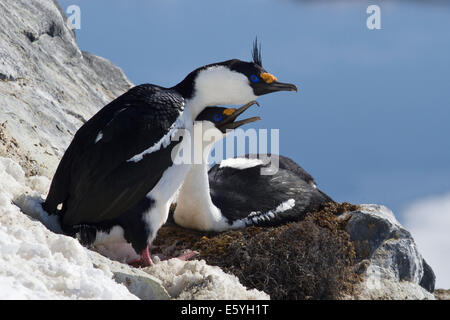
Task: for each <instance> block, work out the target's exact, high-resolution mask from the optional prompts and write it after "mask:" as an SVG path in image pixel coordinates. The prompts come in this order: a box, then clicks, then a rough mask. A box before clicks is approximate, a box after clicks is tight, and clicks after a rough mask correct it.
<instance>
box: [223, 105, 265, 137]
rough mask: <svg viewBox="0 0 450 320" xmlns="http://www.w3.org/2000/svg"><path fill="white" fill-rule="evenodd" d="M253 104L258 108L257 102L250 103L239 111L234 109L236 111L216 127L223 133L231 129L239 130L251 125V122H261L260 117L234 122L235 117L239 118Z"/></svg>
mask: <svg viewBox="0 0 450 320" xmlns="http://www.w3.org/2000/svg"><path fill="white" fill-rule="evenodd" d="M254 104H256V105H257V106H258V107H259V103H258V102H256V101H250V102H249V103H247V104H245V105H243V106H242V107H240V108H239V109H236V111H234V112H233V114H231V115H230V116H228V117H227V118H225V119H224V120H223V121H222V122H221V123H219V124H218V125H217V127H218V128H219V129H220V130H221V131H222V132H224V133H225V132H226V130H228V129H231V130H232V129H236V128H239V127H240V126H243V125H244V124H247V123H251V122H256V121H259V120H261V118H260V117H252V118H248V119H243V120H240V121H234V120H236V118H237V117H239V116H240V115H241V114H242V113H244V112H245V111H246V110H247V109H248V108H250V107H251V106H253V105H254Z"/></svg>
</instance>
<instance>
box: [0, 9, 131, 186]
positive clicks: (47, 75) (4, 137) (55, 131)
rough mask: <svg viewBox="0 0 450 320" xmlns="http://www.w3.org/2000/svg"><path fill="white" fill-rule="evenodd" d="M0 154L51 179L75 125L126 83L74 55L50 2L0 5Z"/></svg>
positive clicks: (85, 56) (99, 61)
mask: <svg viewBox="0 0 450 320" xmlns="http://www.w3.org/2000/svg"><path fill="white" fill-rule="evenodd" d="M0 12H1V13H2V14H1V15H0V142H3V144H2V143H0V155H4V156H5V155H6V156H8V157H11V158H13V159H15V160H16V161H17V162H19V163H20V164H21V165H22V167H23V168H24V169H25V171H26V173H27V174H28V175H30V174H34V175H36V174H38V175H45V176H47V177H48V178H51V177H52V176H53V173H54V171H55V170H56V167H57V165H58V162H59V159H60V158H61V156H62V154H63V153H64V151H65V149H66V147H67V146H68V144H69V143H70V141H71V139H72V136H73V135H74V133H75V132H76V130H77V129H78V128H79V127H80V126H81V124H82V123H83V121H85V120H87V119H89V118H90V117H91V116H92V115H93V114H94V113H95V112H97V111H98V110H99V108H101V107H103V106H104V105H105V104H106V103H108V102H110V101H111V100H112V99H113V98H115V97H117V96H118V95H120V94H122V93H123V92H125V91H126V90H128V89H129V88H130V87H131V86H132V84H131V82H130V81H129V80H128V79H127V77H126V76H125V75H124V74H123V72H122V71H121V70H120V69H119V68H118V67H116V66H114V65H113V64H112V63H111V62H109V61H107V60H105V59H103V58H100V57H97V56H95V55H92V54H90V53H87V52H82V51H81V50H80V49H79V48H78V46H77V43H76V39H75V34H74V32H73V31H72V30H71V29H70V28H69V27H68V25H67V22H66V18H65V16H64V15H63V13H62V11H61V9H60V7H59V6H58V4H57V3H56V1H53V0H39V1H29V0H2V1H1V2H0Z"/></svg>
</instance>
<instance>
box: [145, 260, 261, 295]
mask: <svg viewBox="0 0 450 320" xmlns="http://www.w3.org/2000/svg"><path fill="white" fill-rule="evenodd" d="M146 271H147V272H148V273H149V274H151V275H153V276H155V277H157V278H159V279H160V280H162V282H163V286H164V287H165V288H166V290H167V292H168V293H169V294H170V295H171V296H172V297H174V298H176V299H180V300H192V299H197V300H205V299H210V300H223V299H225V300H235V299H248V300H268V299H269V295H267V294H266V293H264V292H261V291H258V290H256V289H252V290H248V289H247V288H245V287H244V286H243V285H242V284H241V283H240V282H239V280H238V278H237V277H236V276H234V275H230V274H227V273H225V272H224V271H222V269H220V268H219V267H215V266H210V265H207V264H206V262H205V261H204V260H200V261H198V260H196V261H187V262H185V261H181V260H179V259H170V260H166V261H161V262H157V263H155V265H153V266H152V267H151V268H148V269H147V270H146Z"/></svg>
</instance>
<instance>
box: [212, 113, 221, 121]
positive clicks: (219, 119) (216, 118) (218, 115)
mask: <svg viewBox="0 0 450 320" xmlns="http://www.w3.org/2000/svg"><path fill="white" fill-rule="evenodd" d="M213 119H214V121H216V122H219V121H222V119H223V116H222V115H221V114H220V113H216V114H215V115H214V116H213Z"/></svg>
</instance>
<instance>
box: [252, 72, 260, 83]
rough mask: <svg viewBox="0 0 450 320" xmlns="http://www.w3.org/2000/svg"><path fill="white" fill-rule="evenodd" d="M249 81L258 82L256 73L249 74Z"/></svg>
mask: <svg viewBox="0 0 450 320" xmlns="http://www.w3.org/2000/svg"><path fill="white" fill-rule="evenodd" d="M250 81H251V82H254V83H256V82H259V78H258V76H257V75H254V74H252V75H251V76H250Z"/></svg>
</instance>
